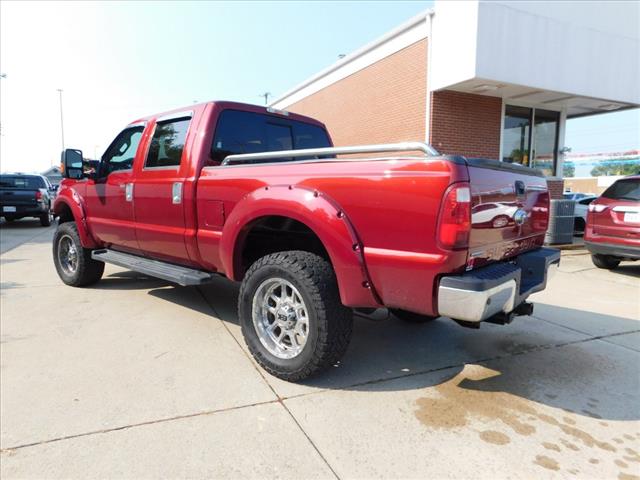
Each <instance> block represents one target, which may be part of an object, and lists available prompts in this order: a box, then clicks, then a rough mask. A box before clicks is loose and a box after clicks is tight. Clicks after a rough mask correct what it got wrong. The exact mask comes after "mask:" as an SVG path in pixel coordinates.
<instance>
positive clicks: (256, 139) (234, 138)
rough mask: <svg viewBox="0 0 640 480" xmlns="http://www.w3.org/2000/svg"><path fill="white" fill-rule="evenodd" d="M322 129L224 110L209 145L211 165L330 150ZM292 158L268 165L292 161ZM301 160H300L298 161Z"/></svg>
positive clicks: (296, 122)
mask: <svg viewBox="0 0 640 480" xmlns="http://www.w3.org/2000/svg"><path fill="white" fill-rule="evenodd" d="M330 146H331V142H330V141H329V136H328V135H327V132H326V131H325V130H324V128H322V127H319V126H317V125H312V124H309V123H304V122H300V121H297V120H291V119H288V118H281V117H277V116H274V115H266V114H261V113H254V112H244V111H240V110H224V111H223V112H222V113H221V114H220V117H219V118H218V124H217V126H216V130H215V133H214V136H213V143H212V145H211V162H209V165H220V164H221V163H222V161H223V160H224V159H225V158H226V157H227V156H228V155H235V154H240V153H259V152H273V151H278V150H300V149H303V148H322V147H330ZM291 160H292V159H291V158H284V157H283V158H282V159H274V160H271V162H278V161H281V162H286V161H291ZM297 160H300V158H297Z"/></svg>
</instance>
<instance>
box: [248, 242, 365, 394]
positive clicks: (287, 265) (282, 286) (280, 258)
mask: <svg viewBox="0 0 640 480" xmlns="http://www.w3.org/2000/svg"><path fill="white" fill-rule="evenodd" d="M238 316H239V319H240V324H241V326H242V334H243V336H244V339H245V342H246V344H247V347H248V348H249V351H250V352H251V354H252V355H253V357H254V358H255V359H256V361H257V362H258V363H259V364H260V366H262V368H264V369H265V370H266V371H267V372H269V373H270V374H272V375H274V376H276V377H278V378H281V379H283V380H287V381H290V382H296V381H299V380H302V379H304V378H307V377H310V376H312V375H315V374H317V373H318V372H321V371H322V370H325V369H327V368H328V367H330V366H332V365H334V364H335V363H336V362H337V361H338V360H340V358H342V356H343V355H344V353H345V351H346V350H347V347H348V345H349V340H350V339H351V332H352V330H353V316H352V312H351V310H350V309H348V308H346V307H344V306H343V305H342V303H341V302H340V295H339V293H338V284H337V281H336V277H335V274H334V272H333V269H332V268H331V265H330V264H329V262H327V261H326V260H325V259H323V258H321V257H319V256H318V255H314V254H312V253H309V252H303V251H287V252H279V253H274V254H271V255H267V256H264V257H262V258H260V259H259V260H258V261H256V262H255V263H254V264H253V265H252V266H251V268H249V271H248V272H247V274H246V275H245V277H244V280H243V281H242V286H241V288H240V296H239V300H238Z"/></svg>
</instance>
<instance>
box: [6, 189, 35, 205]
mask: <svg viewBox="0 0 640 480" xmlns="http://www.w3.org/2000/svg"><path fill="white" fill-rule="evenodd" d="M37 191H38V190H12V189H2V190H0V203H1V204H2V205H7V206H14V207H18V206H34V205H36V192H37Z"/></svg>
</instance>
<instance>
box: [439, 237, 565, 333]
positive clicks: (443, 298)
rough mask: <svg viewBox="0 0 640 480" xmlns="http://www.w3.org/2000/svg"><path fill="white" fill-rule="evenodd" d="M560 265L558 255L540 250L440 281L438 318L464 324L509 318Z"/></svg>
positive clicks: (537, 290)
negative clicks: (459, 321) (500, 316)
mask: <svg viewBox="0 0 640 480" xmlns="http://www.w3.org/2000/svg"><path fill="white" fill-rule="evenodd" d="M559 265H560V251H559V250H556V249H553V248H540V249H538V250H534V251H533V252H528V253H524V254H522V255H519V256H517V257H515V258H513V259H511V260H510V261H508V262H501V263H496V264H493V265H489V266H487V267H484V268H480V269H478V270H475V271H473V272H468V273H465V274H462V275H451V276H446V277H442V279H441V280H440V284H439V286H438V314H439V315H440V316H443V317H449V318H452V319H454V320H461V321H464V322H481V321H483V320H487V319H488V318H490V317H493V316H494V315H496V314H500V313H505V314H509V313H511V312H513V310H514V309H515V308H516V307H518V305H520V304H521V303H522V302H524V301H525V300H526V299H527V297H528V296H529V295H531V294H532V293H535V292H539V291H540V290H544V288H545V287H546V286H547V280H548V279H549V276H550V273H552V272H553V271H555V269H556V268H557V267H558V266H559Z"/></svg>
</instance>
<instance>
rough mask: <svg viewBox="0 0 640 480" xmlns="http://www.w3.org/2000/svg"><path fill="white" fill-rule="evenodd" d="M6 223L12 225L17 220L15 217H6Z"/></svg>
mask: <svg viewBox="0 0 640 480" xmlns="http://www.w3.org/2000/svg"><path fill="white" fill-rule="evenodd" d="M4 221H5V222H7V223H11V222H15V221H16V219H15V217H7V216H6V215H5V217H4Z"/></svg>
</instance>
